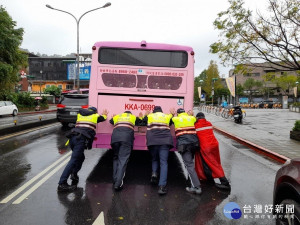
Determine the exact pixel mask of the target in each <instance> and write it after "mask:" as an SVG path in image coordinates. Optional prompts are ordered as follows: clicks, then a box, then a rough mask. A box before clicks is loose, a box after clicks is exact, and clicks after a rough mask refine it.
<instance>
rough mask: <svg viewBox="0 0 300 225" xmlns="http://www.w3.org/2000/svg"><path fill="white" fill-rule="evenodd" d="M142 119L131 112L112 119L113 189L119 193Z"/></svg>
mask: <svg viewBox="0 0 300 225" xmlns="http://www.w3.org/2000/svg"><path fill="white" fill-rule="evenodd" d="M139 116H140V118H139V117H136V116H135V115H132V114H131V112H130V111H125V112H124V113H121V114H118V115H115V116H114V117H113V118H111V119H110V121H109V122H110V123H111V124H112V125H114V129H113V132H112V135H111V147H112V150H113V152H114V157H113V188H114V189H115V190H116V191H119V190H121V189H122V188H123V179H124V177H125V172H126V167H127V163H128V160H129V156H130V153H131V150H132V147H133V141H134V126H135V125H140V124H141V122H142V118H141V117H142V114H141V113H140V115H139Z"/></svg>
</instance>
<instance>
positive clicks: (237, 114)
mask: <svg viewBox="0 0 300 225" xmlns="http://www.w3.org/2000/svg"><path fill="white" fill-rule="evenodd" d="M233 119H234V122H235V123H242V120H243V113H242V108H241V107H240V106H235V107H233Z"/></svg>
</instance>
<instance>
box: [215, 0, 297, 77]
mask: <svg viewBox="0 0 300 225" xmlns="http://www.w3.org/2000/svg"><path fill="white" fill-rule="evenodd" d="M228 1H229V3H230V6H229V8H228V9H227V10H226V11H223V12H220V13H219V14H218V18H217V19H216V20H215V21H214V27H215V28H216V29H217V30H219V31H220V39H219V40H218V41H217V42H215V43H213V44H212V45H211V46H210V52H212V53H215V54H218V55H219V57H220V59H221V61H222V62H223V64H227V63H229V64H235V65H239V64H240V65H241V64H244V65H246V67H247V66H254V67H266V65H262V64H254V62H267V63H268V67H269V68H272V69H273V70H275V71H279V70H280V71H295V70H300V13H299V12H300V11H299V10H300V1H299V0H269V7H268V12H269V13H264V14H261V13H260V12H257V13H256V16H255V17H254V16H253V15H252V11H250V10H246V9H245V8H244V1H243V0H228Z"/></svg>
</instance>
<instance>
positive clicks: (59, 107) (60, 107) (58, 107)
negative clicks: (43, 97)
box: [56, 104, 66, 109]
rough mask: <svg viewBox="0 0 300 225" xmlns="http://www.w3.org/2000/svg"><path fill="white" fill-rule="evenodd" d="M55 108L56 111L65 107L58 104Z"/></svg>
mask: <svg viewBox="0 0 300 225" xmlns="http://www.w3.org/2000/svg"><path fill="white" fill-rule="evenodd" d="M56 107H57V109H64V108H65V107H66V106H65V105H63V104H58V105H57V106H56Z"/></svg>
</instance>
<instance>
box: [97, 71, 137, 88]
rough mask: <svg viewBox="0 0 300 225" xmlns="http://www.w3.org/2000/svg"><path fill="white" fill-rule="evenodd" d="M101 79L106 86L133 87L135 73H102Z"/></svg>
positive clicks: (134, 84)
mask: <svg viewBox="0 0 300 225" xmlns="http://www.w3.org/2000/svg"><path fill="white" fill-rule="evenodd" d="M102 80H103V83H104V85H105V86H106V87H122V88H133V87H135V86H136V77H135V75H128V74H112V73H103V74H102Z"/></svg>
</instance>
